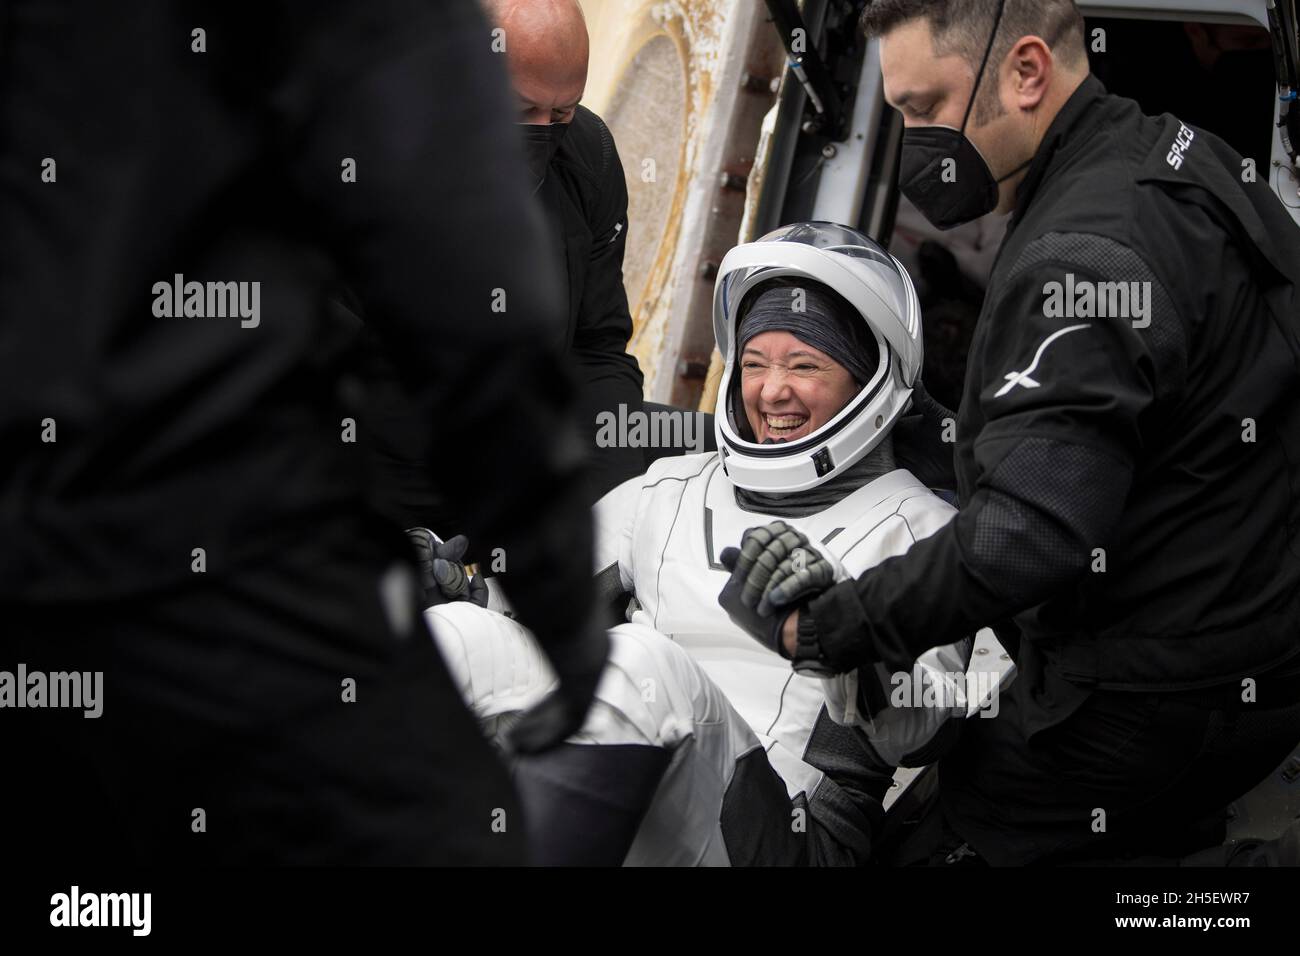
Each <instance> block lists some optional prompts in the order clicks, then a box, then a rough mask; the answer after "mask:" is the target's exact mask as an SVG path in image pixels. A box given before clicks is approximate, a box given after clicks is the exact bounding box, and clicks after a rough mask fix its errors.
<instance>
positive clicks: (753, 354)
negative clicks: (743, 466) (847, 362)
mask: <svg viewBox="0 0 1300 956" xmlns="http://www.w3.org/2000/svg"><path fill="white" fill-rule="evenodd" d="M858 391H859V386H858V384H857V383H856V382H855V381H854V380H853V376H852V375H850V374H849V370H848V369H846V368H845V367H844V366H843V365H840V364H839V363H838V362H836V361H835V360H834V359H831V358H829V357H828V356H827V355H826V354H825V353H823V352H819V351H817V349H815V348H813V347H812V346H811V345H808V344H807V343H805V342H801V341H799V339H797V338H795V337H794V335H792V334H791V333H789V332H782V331H771V332H760V333H759V334H758V335H755V336H754V337H753V338H752V339H750V340H749V341H748V342H746V343H745V348H744V351H743V352H741V354H740V395H741V400H742V401H743V402H744V406H745V418H746V420H747V421H748V422H749V427H750V430H751V431H752V432H753V433H754V440H755V441H756V442H758V443H759V444H765V443H768V442H787V441H796V440H798V439H800V438H803V437H805V436H807V435H811V434H812V433H813V432H815V431H816V430H817V429H819V428H821V427H822V426H823V425H825V424H826V423H827V422H829V421H830V420H831V419H832V418H834V417H835V416H836V415H837V414H838V413H839V411H840V410H841V409H842V408H844V406H845V405H847V404H848V403H849V400H850V399H852V398H853V396H854V395H856V394H857V393H858Z"/></svg>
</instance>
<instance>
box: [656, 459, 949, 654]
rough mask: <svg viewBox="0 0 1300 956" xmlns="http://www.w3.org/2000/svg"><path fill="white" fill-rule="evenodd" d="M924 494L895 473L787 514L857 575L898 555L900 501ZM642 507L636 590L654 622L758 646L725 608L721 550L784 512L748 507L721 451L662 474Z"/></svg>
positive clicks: (678, 633)
mask: <svg viewBox="0 0 1300 956" xmlns="http://www.w3.org/2000/svg"><path fill="white" fill-rule="evenodd" d="M917 493H925V489H924V488H922V487H921V486H920V485H919V483H918V482H917V481H916V479H915V478H913V477H912V476H911V475H910V474H908V473H907V472H905V471H894V472H891V473H889V474H887V475H884V476H882V477H880V478H878V479H876V480H875V481H872V482H870V483H869V484H867V485H864V486H863V487H861V488H859V489H857V490H856V491H854V492H853V493H852V494H850V495H848V496H847V497H845V498H843V499H842V500H840V501H839V502H837V503H836V504H834V505H832V506H831V507H829V508H827V509H825V510H824V511H820V512H818V513H817V514H813V515H808V516H806V517H799V518H780V520H783V521H785V522H787V523H788V524H790V525H792V526H793V527H796V528H798V529H799V530H800V531H802V532H803V533H804V534H805V535H807V536H808V538H809V540H810V541H812V542H813V544H815V545H816V546H817V547H818V548H821V549H823V550H825V551H827V552H829V553H831V554H834V555H835V556H836V557H837V558H839V560H840V561H841V563H842V564H843V565H844V568H845V570H846V571H847V572H848V573H849V574H850V575H858V574H861V573H862V572H863V571H865V570H866V569H867V568H869V567H871V566H873V565H875V564H877V563H878V562H880V561H882V560H884V559H885V558H887V557H890V556H891V555H892V554H894V553H898V550H899V546H898V545H895V544H894V543H893V542H889V543H888V544H887V543H886V542H885V541H884V540H882V535H883V536H885V537H892V535H891V533H890V532H891V531H892V530H893V529H892V527H891V523H890V520H889V519H890V518H891V516H894V515H895V514H896V513H897V511H898V504H899V502H900V501H902V500H903V499H905V498H907V497H909V496H911V495H915V494H917ZM640 505H641V507H640V509H639V513H638V515H637V521H636V530H635V532H634V537H633V544H632V548H633V553H634V573H635V591H636V595H637V600H638V602H639V603H640V605H641V607H642V608H643V609H644V611H645V613H646V614H647V615H648V616H649V618H650V620H649V621H647V623H650V624H652V626H654V627H655V628H656V629H657V630H659V631H661V632H663V633H665V634H669V635H671V636H674V637H677V638H678V639H682V638H684V637H685V636H686V635H691V634H711V635H713V636H714V637H715V638H719V637H721V636H722V635H724V634H727V635H733V636H734V637H735V638H736V642H737V644H738V646H742V647H745V648H746V649H748V648H751V647H756V645H755V644H754V641H753V639H752V638H750V637H749V636H748V635H745V634H744V633H742V632H741V631H740V630H739V629H738V628H736V626H735V625H734V624H732V623H731V620H730V619H729V618H728V617H727V615H726V612H725V611H723V610H722V608H721V607H719V606H718V592H719V591H721V590H722V587H723V585H724V584H726V581H727V577H728V573H727V571H726V569H725V568H724V567H723V565H722V563H721V561H720V560H719V555H720V554H721V552H722V550H723V549H724V548H728V547H736V546H739V544H740V541H741V538H743V537H744V534H745V531H746V530H748V529H749V528H753V527H755V526H758V525H762V524H766V523H768V522H769V521H774V520H777V519H778V518H779V517H780V516H778V515H768V514H759V513H756V512H752V511H745V510H743V509H742V508H741V507H740V506H739V505H738V504H737V503H736V497H735V490H734V488H733V486H732V485H731V482H730V481H728V479H727V477H726V475H725V474H723V472H722V469H721V467H719V463H718V460H717V458H716V456H715V457H714V458H713V460H712V461H711V462H710V463H709V464H708V465H707V466H706V467H705V468H703V469H702V470H699V471H698V472H696V473H695V474H693V475H691V476H689V477H686V478H684V479H676V478H674V479H669V480H661V481H659V482H658V483H657V484H656V485H655V486H653V487H651V488H647V489H646V492H645V493H644V494H643V496H642V501H641V503H640ZM900 523H901V522H900ZM907 543H910V539H909V541H908V542H907ZM903 550H905V548H903ZM757 649H758V650H759V651H760V652H761V651H762V649H761V648H757Z"/></svg>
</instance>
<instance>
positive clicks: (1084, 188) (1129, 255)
mask: <svg viewBox="0 0 1300 956" xmlns="http://www.w3.org/2000/svg"><path fill="white" fill-rule="evenodd" d="M1241 173H1242V165H1241V160H1240V157H1238V156H1237V154H1236V153H1234V152H1233V151H1232V150H1231V149H1230V148H1229V147H1228V146H1226V144H1224V143H1223V142H1222V141H1220V140H1218V139H1217V138H1215V137H1214V136H1211V135H1209V134H1207V133H1205V132H1203V131H1200V130H1195V131H1192V130H1190V129H1184V128H1183V126H1182V124H1181V123H1180V122H1179V121H1178V120H1177V119H1176V118H1174V117H1172V116H1168V115H1165V116H1162V117H1158V118H1152V117H1146V116H1143V115H1142V113H1141V111H1140V109H1139V107H1138V106H1137V104H1136V103H1134V102H1132V101H1131V100H1126V99H1122V98H1119V97H1114V96H1110V95H1108V94H1106V92H1105V90H1104V88H1103V87H1102V85H1101V83H1100V82H1099V81H1097V80H1096V79H1095V78H1092V77H1089V78H1088V79H1087V80H1086V81H1085V82H1084V84H1083V85H1082V86H1081V87H1080V88H1079V90H1078V91H1077V92H1076V93H1075V94H1074V95H1073V97H1072V98H1071V99H1070V100H1069V101H1068V103H1067V104H1066V106H1065V107H1064V108H1063V109H1062V111H1061V112H1060V114H1059V115H1058V116H1057V117H1056V119H1055V121H1054V122H1053V124H1052V126H1051V127H1050V129H1049V130H1048V133H1047V135H1046V138H1045V139H1044V141H1043V143H1042V145H1041V147H1040V149H1039V151H1038V154H1037V156H1036V158H1035V160H1034V162H1033V164H1032V165H1031V167H1030V169H1029V171H1028V173H1027V176H1026V179H1025V180H1024V182H1023V184H1022V185H1021V187H1020V190H1019V194H1018V197H1017V208H1016V210H1015V212H1014V214H1013V217H1012V220H1011V228H1010V232H1009V234H1008V236H1007V238H1006V240H1005V242H1004V244H1003V246H1002V249H1001V250H1000V252H999V257H998V260H997V262H996V264H995V267H994V271H993V275H992V278H991V282H990V286H989V293H988V297H987V300H986V302H985V305H984V309H983V312H982V314H981V316H980V320H979V325H978V327H977V329H976V332H975V337H974V341H973V343H972V347H971V353H970V363H969V368H968V371H967V376H966V385H965V392H964V396H963V400H962V403H961V409H960V412H959V414H958V419H957V445H956V460H955V464H956V477H957V481H958V488H959V492H960V498H961V510H960V513H959V515H958V516H957V518H956V519H955V520H954V521H953V523H952V524H951V525H949V526H948V527H947V528H945V529H944V530H943V531H941V532H939V533H938V534H936V535H934V536H933V537H931V538H928V539H926V540H924V541H922V542H920V543H918V544H917V545H916V546H915V547H913V548H912V549H911V551H909V552H908V553H907V554H906V555H903V556H901V557H898V558H894V559H892V560H890V561H887V562H885V563H883V564H882V565H880V566H879V567H877V568H875V569H873V570H872V571H870V572H868V573H867V574H866V575H864V576H863V577H862V578H860V579H859V580H857V581H855V582H849V583H846V584H842V585H840V586H838V587H836V588H834V589H832V590H831V591H830V592H828V593H827V594H826V595H824V596H823V597H821V598H820V599H818V600H815V601H814V602H812V605H811V609H812V613H813V617H814V620H815V622H816V629H817V632H818V634H819V637H820V638H821V640H822V644H823V647H824V648H825V649H826V650H827V652H828V654H829V655H830V656H831V657H832V659H833V660H835V661H836V662H837V663H839V664H841V665H846V666H847V665H851V664H852V663H856V662H862V661H868V660H874V659H878V660H882V661H884V662H886V664H888V665H889V666H891V667H894V668H899V669H902V668H907V667H910V666H911V661H912V660H913V659H914V658H915V657H916V656H917V655H918V654H919V653H921V652H922V651H923V650H925V649H926V648H928V647H931V646H933V645H936V644H944V643H947V642H950V641H953V640H956V639H958V638H959V637H961V636H962V635H963V634H967V633H969V632H971V631H972V630H973V629H975V628H977V627H979V626H981V625H985V624H994V625H997V631H998V634H999V636H1001V637H1003V639H1004V642H1005V643H1007V644H1008V645H1010V646H1012V647H1015V646H1016V645H1017V644H1019V652H1018V663H1019V664H1020V667H1021V672H1022V679H1026V680H1029V681H1030V682H1033V683H1036V684H1044V683H1045V684H1051V683H1053V682H1056V683H1058V684H1059V683H1060V682H1062V681H1066V682H1069V683H1070V684H1073V685H1075V686H1080V687H1084V686H1090V685H1092V686H1099V687H1114V688H1120V687H1123V688H1139V687H1145V688H1165V689H1172V688H1181V687H1194V686H1200V685H1209V684H1214V683H1222V682H1227V681H1230V680H1234V679H1236V678H1239V677H1243V676H1250V675H1253V674H1254V675H1257V674H1259V673H1260V672H1261V671H1263V670H1266V669H1268V668H1269V667H1270V666H1271V665H1272V664H1274V663H1277V662H1279V661H1282V660H1284V659H1286V658H1287V657H1289V656H1290V655H1292V654H1294V653H1296V652H1297V651H1298V650H1300V623H1298V622H1300V542H1298V541H1297V523H1298V522H1300V371H1298V368H1297V364H1298V362H1300V231H1298V230H1297V229H1296V226H1295V224H1294V223H1293V222H1292V221H1291V219H1290V217H1289V216H1288V215H1287V214H1286V213H1285V211H1284V210H1283V209H1282V207H1281V205H1280V203H1279V202H1278V200H1277V197H1276V196H1275V195H1273V194H1272V193H1271V192H1270V190H1269V188H1268V186H1267V184H1266V183H1264V182H1259V183H1253V184H1248V183H1243V182H1242V179H1241ZM1117 282H1123V283H1126V284H1129V283H1137V285H1126V288H1127V290H1128V292H1129V293H1130V301H1129V307H1128V309H1127V311H1126V312H1125V310H1124V309H1123V300H1122V298H1121V297H1120V287H1118V286H1095V285H1093V286H1089V284H1090V283H1117ZM1055 284H1059V285H1055ZM1088 288H1091V289H1092V293H1097V292H1100V293H1101V294H1102V295H1103V296H1104V297H1105V298H1106V302H1107V305H1106V311H1107V312H1108V313H1110V314H1109V315H1107V316H1106V317H1102V316H1101V315H1098V314H1097V311H1098V307H1097V304H1096V303H1097V301H1099V300H1096V299H1094V305H1093V313H1092V314H1084V313H1086V310H1087V302H1086V297H1087V295H1089V294H1090V293H1088V292H1087V291H1086V290H1087V289H1088ZM1071 291H1072V292H1073V295H1070V292H1071ZM1134 292H1136V293H1137V294H1136V295H1133V293H1134ZM1067 299H1068V300H1070V301H1071V302H1072V303H1073V304H1072V306H1070V307H1066V305H1065V302H1066V300H1067ZM1112 302H1113V304H1114V305H1115V306H1117V307H1118V308H1112V307H1111V304H1112ZM1116 311H1120V312H1124V314H1120V315H1115V314H1114V313H1115V312H1116ZM1252 439H1253V440H1252ZM1046 696H1047V697H1049V698H1050V697H1051V696H1052V695H1051V694H1050V693H1049V694H1047V695H1046ZM1067 696H1068V694H1067Z"/></svg>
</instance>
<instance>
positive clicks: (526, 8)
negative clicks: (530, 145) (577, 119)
mask: <svg viewBox="0 0 1300 956" xmlns="http://www.w3.org/2000/svg"><path fill="white" fill-rule="evenodd" d="M485 7H486V8H487V12H488V15H489V16H491V18H492V20H493V22H494V23H495V25H496V26H498V27H500V28H501V29H502V30H504V31H505V52H506V59H507V62H508V64H509V67H510V82H511V85H512V86H513V87H514V90H515V95H516V97H517V98H518V100H519V122H521V123H567V122H569V121H570V120H572V119H573V111H574V110H575V109H576V108H577V106H578V101H579V100H581V99H582V94H583V91H584V90H585V89H586V86H587V56H588V47H589V41H588V38H587V21H586V19H585V18H584V17H583V15H582V7H580V6H579V5H578V2H577V0H486V3H485Z"/></svg>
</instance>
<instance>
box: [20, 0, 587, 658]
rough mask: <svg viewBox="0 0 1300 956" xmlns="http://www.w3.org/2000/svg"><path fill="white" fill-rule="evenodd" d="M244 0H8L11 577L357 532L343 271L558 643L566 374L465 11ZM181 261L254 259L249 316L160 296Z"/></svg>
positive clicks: (504, 112)
mask: <svg viewBox="0 0 1300 956" xmlns="http://www.w3.org/2000/svg"><path fill="white" fill-rule="evenodd" d="M237 6H238V5H232V4H226V3H208V2H189V3H173V2H141V3H132V4H128V5H125V6H121V7H119V6H117V5H105V4H99V3H86V2H72V0H40V2H17V0H11V2H6V3H4V4H3V5H0V14H3V16H4V21H3V23H2V24H0V37H2V38H3V42H2V43H0V68H2V69H3V81H2V82H0V89H2V90H3V93H0V303H3V305H2V306H0V308H2V309H3V313H2V315H0V461H3V466H0V469H2V470H0V600H10V601H13V600H24V601H29V602H36V601H60V602H62V601H67V600H73V599H84V600H92V599H93V600H112V599H117V598H119V597H123V596H126V595H132V594H148V593H151V592H156V591H159V590H162V589H166V588H168V587H172V586H174V585H176V584H177V583H179V582H183V581H186V580H192V578H191V575H192V574H193V573H194V572H193V570H192V564H193V561H194V559H193V558H192V549H194V548H196V547H202V548H204V549H205V552H206V574H207V575H209V578H208V579H209V580H213V579H214V578H219V577H220V576H221V575H223V574H225V573H226V572H227V571H229V570H230V569H232V568H234V567H236V566H242V567H244V568H249V567H254V566H255V563H256V562H258V561H270V560H274V557H275V554H276V552H277V549H279V548H281V547H283V546H284V543H285V541H286V539H289V538H291V537H293V536H295V535H297V534H298V533H299V531H300V529H301V528H303V527H304V526H305V525H307V524H308V523H310V524H313V525H321V524H323V523H333V525H334V526H335V527H339V526H343V527H352V528H355V529H356V533H357V534H358V535H361V534H363V532H364V531H365V529H366V528H367V527H368V525H367V523H366V522H367V520H368V519H367V518H366V517H365V516H364V514H363V509H362V503H363V500H364V494H365V488H364V484H363V479H362V477H361V476H362V468H361V463H360V461H359V457H360V451H359V448H360V446H359V444H353V443H350V442H349V441H347V439H346V437H345V436H346V435H347V424H346V422H345V419H347V418H349V417H352V416H354V415H356V410H355V407H354V406H353V404H352V403H351V402H350V400H349V396H348V394H347V390H346V389H345V388H344V387H343V386H344V384H345V383H344V378H343V374H342V371H341V370H342V362H341V352H342V351H343V349H344V348H345V347H346V346H347V345H348V344H349V340H348V339H347V337H346V330H344V329H341V328H340V327H339V326H338V325H337V324H335V322H334V321H333V320H332V318H331V315H330V313H329V312H328V310H327V309H326V308H325V290H326V289H327V288H328V287H330V286H331V285H333V284H336V283H339V282H342V283H346V285H347V286H348V287H349V288H351V289H353V290H355V291H356V293H357V295H358V297H359V299H360V300H361V302H363V303H364V305H365V309H366V312H367V315H368V317H369V319H370V321H371V323H372V324H373V326H374V328H376V329H377V330H378V331H379V333H380V334H381V335H382V337H383V339H384V341H385V343H386V345H387V347H388V349H389V350H390V352H391V354H393V355H395V356H397V357H398V367H399V369H400V371H401V373H402V374H403V375H404V376H405V378H406V380H407V382H408V383H409V385H410V388H411V389H412V390H413V391H414V392H415V393H416V394H418V395H419V396H420V400H421V401H422V402H423V403H425V404H426V405H427V406H428V407H432V408H437V409H439V410H440V412H441V414H439V416H438V417H437V418H436V419H430V420H428V423H427V427H428V428H429V430H430V431H431V432H436V437H437V440H438V448H439V455H440V457H441V458H444V459H446V460H449V461H452V462H456V463H458V466H459V463H461V462H465V461H471V462H473V463H474V465H475V468H476V469H477V470H478V475H479V480H478V485H477V487H476V489H475V490H474V493H472V494H469V493H466V490H465V489H464V488H463V487H462V486H460V485H459V484H457V483H455V481H456V479H455V473H454V471H453V470H452V469H445V470H439V471H436V472H434V473H433V474H432V475H431V478H432V479H434V480H437V481H441V482H442V483H443V484H444V486H445V487H446V488H447V489H448V491H449V493H451V494H454V495H455V496H456V498H457V500H458V508H459V511H460V513H461V515H462V516H463V521H462V524H461V527H462V528H463V529H464V530H466V531H468V532H469V533H470V534H472V535H475V536H476V537H477V538H478V539H479V540H481V541H486V542H491V544H492V545H493V546H495V547H501V548H503V549H505V552H506V553H507V555H508V561H509V565H508V567H509V571H510V595H511V599H512V601H513V602H514V603H515V605H516V606H517V607H518V609H519V611H520V613H521V615H522V616H523V617H525V618H526V619H527V620H528V622H529V624H530V626H531V627H533V629H534V630H538V631H539V633H541V634H542V635H543V641H544V642H555V644H557V645H558V644H564V645H568V646H572V645H574V644H575V642H576V641H577V640H578V639H579V638H580V637H581V630H582V629H581V628H580V627H578V626H575V623H576V622H578V621H581V620H582V619H583V617H584V615H585V613H586V609H587V608H589V607H590V606H591V602H592V585H591V580H590V573H591V561H590V540H591V531H590V517H589V512H588V509H587V507H586V504H587V503H586V502H585V501H584V500H582V498H581V496H580V494H579V493H578V491H577V490H576V488H575V485H576V484H577V476H578V474H579V471H578V466H579V463H580V462H579V456H578V455H577V454H575V452H574V449H575V448H576V447H577V445H578V439H577V437H576V435H575V434H574V433H573V432H572V431H571V430H570V429H568V428H567V427H566V422H567V420H568V419H569V416H570V412H569V408H570V407H571V402H572V396H573V391H572V385H571V382H570V379H569V378H568V376H567V374H566V372H565V370H564V368H563V366H562V361H561V356H560V354H559V349H558V348H557V347H556V341H557V340H558V339H559V338H560V336H559V333H558V331H555V330H557V329H558V328H559V327H560V315H559V309H558V304H559V299H558V294H557V290H556V289H555V287H554V285H553V283H552V282H551V281H550V279H549V277H548V270H546V269H544V268H543V267H542V264H541V263H540V262H539V250H540V249H541V248H542V247H541V224H540V221H539V216H538V213H537V211H536V209H535V207H534V206H533V204H531V203H530V202H529V200H528V196H527V194H526V186H525V183H524V176H525V173H524V164H523V159H522V149H521V146H520V144H519V142H518V137H517V135H516V132H515V130H514V129H513V128H512V126H511V124H510V122H509V119H508V116H509V105H508V99H507V94H508V91H507V87H506V81H505V77H504V73H503V70H502V68H501V66H500V60H499V58H498V57H495V56H493V55H492V53H491V51H490V49H489V47H490V44H489V43H488V42H487V39H486V38H487V32H488V28H487V26H486V24H485V23H484V21H483V18H482V14H481V12H480V11H479V10H478V9H477V8H476V5H475V4H473V3H470V2H469V0H462V2H457V3H446V2H441V3H437V4H435V3H430V2H418V0H371V2H367V3H364V4H356V3H343V2H320V0H312V2H295V0H286V2H276V3H267V4H263V5H262V6H261V7H259V8H258V12H257V15H256V17H253V16H252V15H250V14H248V13H246V12H242V10H241V9H237ZM196 28H202V29H203V30H204V31H205V34H204V37H203V39H204V41H205V46H206V51H205V52H197V51H195V50H194V48H193V47H194V45H195V44H196V42H197V41H196V40H194V39H192V33H191V31H192V30H194V29H196ZM478 36H482V37H483V38H484V39H483V42H481V43H480V42H477V41H476V40H475V39H474V38H475V37H478ZM449 131H455V135H454V136H452V135H449ZM43 157H51V158H53V159H54V160H55V161H56V162H57V179H56V181H54V182H46V181H43V180H42V159H43ZM348 159H353V160H355V163H356V181H355V182H348V181H346V179H345V178H344V176H343V172H344V166H345V161H346V160H348ZM489 240H490V241H489ZM177 274H183V275H184V277H185V279H186V281H191V280H194V281H200V282H208V281H235V282H259V283H260V321H259V322H258V323H257V324H256V325H255V326H252V325H249V326H245V324H244V323H243V322H241V320H240V319H239V318H237V317H224V318H222V317H204V318H199V317H194V316H191V317H162V316H160V315H158V314H157V312H156V311H155V305H156V296H155V292H154V291H153V289H154V286H155V284H156V283H159V282H163V283H170V282H171V281H172V280H173V277H174V276H175V275H177ZM431 276H433V277H437V276H448V277H454V281H445V282H440V283H434V284H433V286H431V284H430V277H431ZM248 288H250V289H251V288H252V287H251V286H249V287H248ZM498 288H504V289H506V290H508V292H509V293H510V294H511V300H510V301H511V308H510V309H509V310H507V311H505V312H493V311H492V309H491V304H492V302H493V291H494V290H495V289H498ZM470 393H473V394H474V396H475V399H474V401H465V400H464V399H463V396H465V395H468V394H470ZM47 420H48V421H49V422H50V423H52V424H53V426H54V428H55V429H56V431H55V432H52V433H51V434H52V435H53V436H55V437H56V438H57V440H56V441H43V440H42V437H43V434H45V432H46V431H47V429H46V424H45V423H46V422H47ZM374 520H375V522H376V524H375V527H378V526H379V525H378V519H374ZM404 545H405V542H404V541H403V540H402V539H401V536H400V534H394V535H393V552H392V554H393V556H394V558H396V557H397V556H399V555H404V554H405V552H404ZM543 569H544V570H543ZM381 570H382V566H381V567H371V568H365V569H359V573H361V572H362V571H364V572H365V573H375V574H378V573H379V572H380V571H381Z"/></svg>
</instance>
